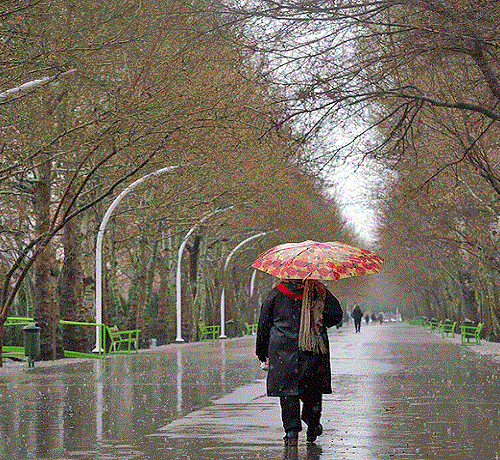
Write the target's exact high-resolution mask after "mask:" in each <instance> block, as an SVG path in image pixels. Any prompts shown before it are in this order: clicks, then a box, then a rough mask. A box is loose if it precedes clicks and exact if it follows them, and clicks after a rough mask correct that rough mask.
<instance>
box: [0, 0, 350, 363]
mask: <svg viewBox="0 0 500 460" xmlns="http://www.w3.org/2000/svg"><path fill="white" fill-rule="evenodd" d="M209 6H213V5H209V4H208V3H207V4H205V3H204V2H203V1H202V2H199V3H197V2H189V4H186V3H185V2H183V1H175V0H174V1H168V2H164V1H161V2H160V1H154V0H151V1H147V2H144V1H140V2H139V1H135V0H130V1H127V2H125V3H124V2H108V3H107V4H105V5H103V4H102V3H100V2H94V1H91V0H89V1H84V2H78V3H74V2H73V3H72V2H66V1H64V0H60V1H50V2H48V1H47V2H45V1H43V0H42V1H39V0H37V1H30V2H25V1H23V2H21V1H7V2H4V3H3V4H2V7H1V8H2V9H1V11H0V35H1V37H2V43H1V45H0V49H1V51H0V53H1V56H2V59H1V60H0V88H2V89H4V90H3V92H1V93H0V105H1V107H0V108H1V111H0V120H1V125H0V126H1V130H2V149H1V153H0V158H1V165H0V206H1V211H2V212H1V220H0V238H1V246H2V248H1V249H2V250H1V253H0V276H1V280H2V287H1V290H0V294H1V304H0V308H1V311H0V342H1V340H2V337H3V324H4V321H5V319H6V317H7V316H8V315H9V314H10V315H24V314H29V315H31V314H32V315H34V317H35V320H36V321H37V323H38V324H39V325H40V326H41V330H42V337H41V339H42V355H41V356H42V359H53V358H57V357H61V356H62V354H63V348H64V347H66V348H69V349H73V350H78V351H89V350H90V349H91V348H93V343H92V333H91V331H89V330H85V329H81V330H80V329H78V330H76V329H75V328H73V329H70V330H64V331H63V330H61V328H60V327H59V320H60V319H67V320H76V321H90V320H92V318H93V311H92V309H93V304H94V281H95V280H94V277H93V276H94V269H95V267H94V262H95V241H96V236H97V229H98V227H99V224H100V222H101V220H102V217H103V215H104V213H105V211H106V209H107V208H108V206H109V204H110V202H111V200H112V198H113V197H114V196H116V193H117V192H119V191H121V190H122V189H123V188H124V187H125V186H126V185H127V184H129V183H130V182H131V181H132V180H135V179H137V178H138V177H141V176H143V175H145V174H148V173H150V172H152V171H155V170H157V169H160V168H162V167H165V166H169V165H179V168H178V169H176V170H175V171H173V172H172V173H167V174H164V175H162V176H159V177H155V178H151V179H150V180H148V182H146V183H145V184H143V185H141V186H140V187H138V188H137V189H136V190H135V191H134V193H131V194H130V196H128V197H127V198H126V199H125V200H123V202H122V203H121V204H120V206H119V207H118V208H117V209H116V210H115V212H114V214H113V217H112V220H111V222H110V224H109V225H108V231H107V233H106V237H105V254H104V268H105V278H104V279H105V285H104V312H105V322H106V323H107V324H110V325H111V324H115V323H116V324H118V325H119V326H120V327H134V328H136V327H137V328H140V329H141V330H142V331H143V336H142V341H143V342H144V343H146V342H147V339H148V338H149V337H150V336H152V335H154V336H156V337H157V338H158V341H159V343H165V342H168V341H171V340H173V338H174V335H173V334H174V322H175V320H174V318H175V316H174V313H175V309H174V305H175V289H174V276H175V275H174V274H175V264H176V257H177V250H178V248H179V245H180V243H181V242H182V240H183V238H184V236H185V235H186V232H187V231H188V230H189V229H190V228H192V227H193V226H194V225H195V224H196V223H197V222H199V220H200V219H201V218H202V217H203V216H205V215H206V214H207V213H210V212H212V211H214V210H217V209H223V208H227V207H232V208H231V210H230V211H226V212H222V213H219V214H217V216H214V218H211V219H209V220H207V221H205V222H204V223H203V226H200V227H198V228H197V231H196V233H195V234H194V235H193V237H192V238H191V239H190V240H189V244H188V246H187V250H188V253H189V255H188V258H187V260H186V262H187V263H185V264H184V265H183V270H184V274H183V279H184V280H188V282H185V283H183V299H184V300H183V302H184V303H183V306H182V308H183V317H184V319H185V324H184V329H185V330H184V337H185V338H195V335H196V324H197V322H198V321H199V320H200V319H203V320H205V321H206V322H216V321H217V320H219V318H218V316H217V315H218V310H219V308H218V307H219V305H218V299H219V297H220V291H221V289H222V287H225V289H226V297H227V299H228V300H227V304H228V315H227V316H228V318H232V319H234V320H235V321H237V322H242V321H245V320H246V321H248V320H253V318H254V314H255V306H256V304H255V301H256V300H255V299H254V301H253V303H252V301H248V297H249V294H250V292H249V283H250V275H251V272H250V271H249V270H248V267H249V265H250V263H251V261H252V260H253V258H255V256H256V255H257V254H258V252H259V251H261V250H263V249H265V248H267V247H269V246H271V245H274V244H277V243H281V242H283V241H298V240H302V239H306V238H310V239H318V240H332V239H342V240H347V241H350V240H352V232H351V231H350V230H349V229H348V228H346V225H345V223H344V222H343V220H342V219H341V217H340V215H339V213H338V210H337V206H336V204H335V203H334V202H333V201H331V200H328V199H326V198H325V197H324V194H323V183H322V181H321V180H320V179H318V178H317V177H316V176H315V175H313V174H311V173H309V172H308V171H307V170H306V169H305V168H304V167H303V164H302V162H301V158H302V156H303V152H304V150H305V147H304V142H303V137H302V136H300V135H299V134H298V132H297V130H296V129H294V128H292V125H291V123H290V122H287V120H286V118H287V117H286V114H287V110H288V109H287V106H286V104H285V103H284V102H281V103H277V102H276V100H277V98H278V95H277V92H279V90H278V89H276V88H275V87H273V86H271V85H270V82H269V80H268V78H267V77H266V75H265V73H264V72H263V65H264V64H263V62H262V60H261V59H259V57H258V56H257V55H256V54H255V53H254V52H252V51H251V50H249V49H248V47H246V46H244V40H243V34H242V27H241V26H240V25H238V24H237V23H233V24H230V25H229V24H224V25H222V24H221V23H220V16H219V15H218V14H215V13H216V12H214V10H212V9H210V8H209ZM270 230H273V232H270V233H269V235H268V236H266V237H265V238H263V239H261V240H255V241H252V244H249V245H247V246H245V247H244V248H242V250H241V253H240V254H238V257H237V258H236V257H235V259H233V262H234V265H231V266H230V267H229V269H230V273H224V271H223V264H224V260H225V257H226V256H227V254H228V253H229V251H231V250H232V249H233V248H234V247H235V246H236V245H237V244H238V243H239V242H241V241H242V240H244V239H245V238H247V237H248V236H250V235H252V234H255V233H257V232H259V231H270ZM262 281H264V283H263V285H262V286H261V289H260V290H257V291H256V292H257V294H256V295H258V293H259V292H263V291H264V290H265V289H267V288H268V287H269V284H270V283H271V282H272V280H271V279H268V278H265V277H263V278H262ZM348 291H349V286H348V285H347V284H346V293H347V294H346V296H347V295H348ZM89 332H90V334H89Z"/></svg>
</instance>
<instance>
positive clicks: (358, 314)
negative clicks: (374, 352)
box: [351, 305, 363, 332]
mask: <svg viewBox="0 0 500 460" xmlns="http://www.w3.org/2000/svg"><path fill="white" fill-rule="evenodd" d="M351 316H352V317H353V318H354V330H355V331H356V332H361V319H362V318H363V312H362V311H361V308H359V305H356V306H355V307H354V309H353V310H352V312H351Z"/></svg>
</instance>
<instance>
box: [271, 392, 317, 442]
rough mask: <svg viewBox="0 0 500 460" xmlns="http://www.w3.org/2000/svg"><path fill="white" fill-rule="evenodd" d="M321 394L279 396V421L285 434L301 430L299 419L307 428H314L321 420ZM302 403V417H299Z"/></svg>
mask: <svg viewBox="0 0 500 460" xmlns="http://www.w3.org/2000/svg"><path fill="white" fill-rule="evenodd" d="M322 396H323V395H322V394H321V393H312V394H311V393H309V394H305V395H300V396H280V405H281V419H282V420H283V428H284V429H285V432H287V433H288V432H289V431H296V432H299V431H301V430H302V424H301V422H300V419H301V418H302V420H303V421H304V422H305V423H306V424H307V425H308V426H316V425H318V424H319V421H320V419H321V400H322ZM300 401H302V417H301V416H300Z"/></svg>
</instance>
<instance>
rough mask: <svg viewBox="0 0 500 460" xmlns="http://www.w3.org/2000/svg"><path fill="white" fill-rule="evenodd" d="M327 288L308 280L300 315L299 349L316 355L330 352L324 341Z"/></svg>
mask: <svg viewBox="0 0 500 460" xmlns="http://www.w3.org/2000/svg"><path fill="white" fill-rule="evenodd" d="M325 299H326V287H325V286H324V285H323V284H321V283H320V282H319V281H316V280H306V282H305V286H304V296H303V298H302V308H301V313H300V329H299V348H300V349H301V350H305V351H312V352H314V353H321V354H326V353H327V352H328V350H327V348H326V344H325V341H324V340H323V335H322V333H323V310H324V308H325Z"/></svg>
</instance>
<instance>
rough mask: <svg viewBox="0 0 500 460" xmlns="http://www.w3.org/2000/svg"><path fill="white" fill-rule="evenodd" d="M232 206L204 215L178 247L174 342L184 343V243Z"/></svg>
mask: <svg viewBox="0 0 500 460" xmlns="http://www.w3.org/2000/svg"><path fill="white" fill-rule="evenodd" d="M233 208H234V206H229V207H227V208H223V209H217V210H215V211H212V212H209V213H208V214H205V215H204V216H203V217H202V218H201V219H200V220H199V221H198V222H197V223H196V224H195V225H193V227H192V228H191V229H190V230H189V232H187V233H186V236H185V237H184V240H183V241H182V243H181V245H180V246H179V253H178V256H177V278H176V295H177V302H176V315H177V337H176V339H175V341H176V342H184V339H183V338H182V321H181V313H182V312H181V305H182V285H181V274H182V270H181V267H182V253H183V252H184V248H185V247H186V243H187V241H188V239H189V237H190V236H191V235H192V234H193V232H194V231H195V230H196V228H197V227H198V226H199V225H200V224H202V223H203V222H205V221H206V220H207V219H209V218H210V217H212V216H213V215H215V214H217V213H219V212H223V211H228V210H229V209H233Z"/></svg>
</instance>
